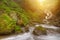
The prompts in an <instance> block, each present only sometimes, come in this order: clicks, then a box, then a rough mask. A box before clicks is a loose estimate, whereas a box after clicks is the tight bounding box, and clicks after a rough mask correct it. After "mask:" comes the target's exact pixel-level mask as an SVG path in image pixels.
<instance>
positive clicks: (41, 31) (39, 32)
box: [33, 26, 47, 36]
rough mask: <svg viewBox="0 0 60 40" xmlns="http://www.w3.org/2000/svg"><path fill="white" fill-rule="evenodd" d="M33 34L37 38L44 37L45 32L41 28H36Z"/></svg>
mask: <svg viewBox="0 0 60 40" xmlns="http://www.w3.org/2000/svg"><path fill="white" fill-rule="evenodd" d="M33 34H34V35H37V36H39V35H46V34H47V31H46V29H45V28H43V27H42V26H38V27H36V28H35V29H34V31H33Z"/></svg>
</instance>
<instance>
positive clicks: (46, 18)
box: [43, 10, 52, 24]
mask: <svg viewBox="0 0 60 40" xmlns="http://www.w3.org/2000/svg"><path fill="white" fill-rule="evenodd" d="M44 13H45V14H46V17H45V19H44V20H43V21H44V22H45V24H48V23H49V21H48V19H50V18H51V17H52V12H51V11H49V10H45V11H44Z"/></svg>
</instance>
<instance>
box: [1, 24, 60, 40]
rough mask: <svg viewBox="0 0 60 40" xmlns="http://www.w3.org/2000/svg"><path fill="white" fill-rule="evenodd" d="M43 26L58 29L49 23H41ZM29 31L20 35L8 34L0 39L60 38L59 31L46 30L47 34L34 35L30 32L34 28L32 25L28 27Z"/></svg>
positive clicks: (51, 39) (37, 39)
mask: <svg viewBox="0 0 60 40" xmlns="http://www.w3.org/2000/svg"><path fill="white" fill-rule="evenodd" d="M41 25H42V26H43V27H45V28H52V29H55V30H56V29H58V27H55V26H50V25H45V24H44V25H43V24H41ZM36 26H39V25H36ZM29 30H30V31H29V32H28V33H24V34H22V35H15V36H10V37H7V38H4V39H1V40H60V34H59V33H50V32H48V34H47V35H40V36H35V35H33V34H32V31H33V30H34V27H31V28H30V29H29Z"/></svg>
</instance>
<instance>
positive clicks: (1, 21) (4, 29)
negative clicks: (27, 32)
mask: <svg viewBox="0 0 60 40" xmlns="http://www.w3.org/2000/svg"><path fill="white" fill-rule="evenodd" d="M14 27H15V22H14V21H13V19H11V18H10V17H9V16H8V15H7V14H2V15H0V34H9V33H11V32H12V31H13V30H14Z"/></svg>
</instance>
